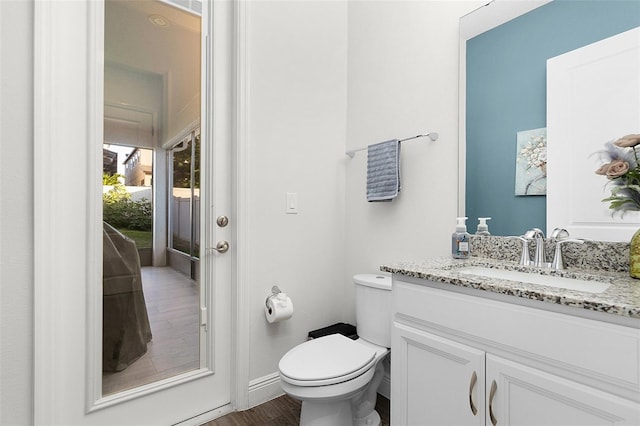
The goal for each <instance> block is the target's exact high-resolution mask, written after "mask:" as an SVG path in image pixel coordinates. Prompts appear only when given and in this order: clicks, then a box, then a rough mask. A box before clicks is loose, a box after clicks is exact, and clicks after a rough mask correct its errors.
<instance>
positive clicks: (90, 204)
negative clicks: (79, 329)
mask: <svg viewBox="0 0 640 426" xmlns="http://www.w3.org/2000/svg"><path fill="white" fill-rule="evenodd" d="M88 8H89V15H88V18H89V19H88V23H89V28H88V34H87V36H88V44H89V48H88V49H87V56H88V87H89V93H88V96H87V104H88V105H87V111H88V114H87V115H88V120H87V134H88V135H89V137H88V138H87V141H88V143H87V161H86V162H87V174H88V176H89V179H88V181H89V182H88V184H87V185H88V189H87V201H86V205H87V244H86V253H87V260H88V262H87V281H86V282H88V283H99V282H102V246H101V245H100V244H95V243H92V242H95V241H102V238H103V236H102V203H96V202H94V201H93V200H99V199H101V198H102V179H101V177H102V168H101V167H100V166H101V165H102V145H101V144H97V143H96V142H97V141H100V140H103V137H104V136H103V135H104V103H103V102H102V101H103V93H104V3H103V2H102V1H100V2H95V1H93V2H90V3H89V5H88ZM99 165H100V166H99ZM86 297H87V299H86V304H87V309H86V321H87V330H86V333H87V348H86V357H87V365H86V373H85V374H86V378H87V390H86V392H85V397H86V410H87V412H89V411H91V410H92V409H95V408H96V404H97V402H98V401H99V400H100V399H101V398H102V287H101V286H97V285H93V286H92V285H88V286H87V295H86Z"/></svg>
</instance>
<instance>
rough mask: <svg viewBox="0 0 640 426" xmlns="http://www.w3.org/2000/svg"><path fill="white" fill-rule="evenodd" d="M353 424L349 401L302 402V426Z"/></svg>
mask: <svg viewBox="0 0 640 426" xmlns="http://www.w3.org/2000/svg"><path fill="white" fill-rule="evenodd" d="M352 423H353V415H352V413H351V402H350V401H349V400H348V399H347V400H334V401H302V408H301V410H300V426H336V425H351V424H352Z"/></svg>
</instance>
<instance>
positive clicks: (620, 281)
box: [380, 257, 640, 319]
mask: <svg viewBox="0 0 640 426" xmlns="http://www.w3.org/2000/svg"><path fill="white" fill-rule="evenodd" d="M467 266H482V267H488V268H498V269H507V270H515V271H533V272H537V273H540V274H543V275H554V276H560V277H567V278H576V279H582V280H587V281H599V282H604V283H610V284H611V285H610V287H609V288H608V289H606V290H605V291H604V292H602V293H589V292H583V291H577V290H568V289H562V288H556V287H550V286H542V285H535V284H528V283H522V282H517V281H510V280H503V279H497V278H488V277H482V276H477V275H469V274H463V273H460V272H458V270H459V269H460V268H462V267H467ZM380 270H381V271H384V272H390V273H392V274H399V275H405V276H408V277H415V278H421V279H425V280H429V281H435V282H439V283H445V284H451V285H455V286H460V287H466V288H473V289H477V290H483V291H490V292H493V293H499V294H505V295H510V296H516V297H522V298H525V299H532V300H540V301H545V302H549V303H555V304H559V305H566V306H572V307H577V308H583V309H588V310H592V311H597V312H604V313H608V314H613V315H621V316H623V317H629V318H638V319H640V280H635V279H633V278H631V277H629V274H628V272H607V271H596V270H593V271H592V270H583V269H577V268H568V269H563V270H560V271H557V270H551V269H541V268H536V267H532V266H522V265H519V264H518V263H515V262H510V261H504V260H495V259H489V258H480V257H471V258H470V259H466V260H457V259H451V258H436V259H428V260H421V261H417V262H399V263H394V264H390V265H382V266H381V267H380Z"/></svg>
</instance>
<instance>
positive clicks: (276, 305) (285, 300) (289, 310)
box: [264, 293, 293, 323]
mask: <svg viewBox="0 0 640 426" xmlns="http://www.w3.org/2000/svg"><path fill="white" fill-rule="evenodd" d="M264 314H265V316H266V317H267V321H269V322H270V323H273V322H278V321H284V320H287V319H289V318H291V317H292V316H293V302H292V301H291V299H290V298H289V297H287V295H286V294H284V293H278V294H276V295H274V296H271V297H269V298H268V299H267V303H266V305H265V307H264Z"/></svg>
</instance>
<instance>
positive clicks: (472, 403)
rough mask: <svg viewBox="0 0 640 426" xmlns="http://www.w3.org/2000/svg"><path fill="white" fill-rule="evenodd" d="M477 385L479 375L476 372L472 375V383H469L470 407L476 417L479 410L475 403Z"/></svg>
mask: <svg viewBox="0 0 640 426" xmlns="http://www.w3.org/2000/svg"><path fill="white" fill-rule="evenodd" d="M476 383H478V375H477V374H476V372H475V371H474V372H473V374H472V375H471V382H470V383H469V407H470V408H471V412H472V413H473V415H474V416H475V415H476V414H478V408H477V407H476V404H475V403H474V402H473V388H474V387H475V386H476Z"/></svg>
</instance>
